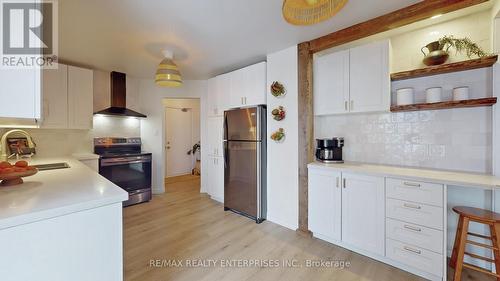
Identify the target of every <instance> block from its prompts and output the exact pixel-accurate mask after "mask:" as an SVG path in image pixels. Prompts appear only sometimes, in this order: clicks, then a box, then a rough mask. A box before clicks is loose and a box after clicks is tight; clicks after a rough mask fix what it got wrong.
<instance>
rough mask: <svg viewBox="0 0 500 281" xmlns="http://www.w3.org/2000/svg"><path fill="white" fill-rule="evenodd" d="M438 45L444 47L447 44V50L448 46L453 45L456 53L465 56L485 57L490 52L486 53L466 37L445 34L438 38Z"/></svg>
mask: <svg viewBox="0 0 500 281" xmlns="http://www.w3.org/2000/svg"><path fill="white" fill-rule="evenodd" d="M439 45H440V46H441V47H442V48H444V47H445V46H446V45H448V48H447V49H446V50H448V49H449V48H450V47H453V48H454V49H455V50H456V52H457V53H464V52H465V54H466V55H467V57H469V58H471V57H472V56H478V57H480V58H481V57H486V56H489V55H490V54H488V53H486V52H485V51H484V50H483V49H482V48H481V47H479V46H478V45H477V44H476V43H474V42H472V40H470V39H469V38H468V37H465V38H454V37H453V35H450V36H448V35H446V36H444V37H442V38H440V39H439Z"/></svg>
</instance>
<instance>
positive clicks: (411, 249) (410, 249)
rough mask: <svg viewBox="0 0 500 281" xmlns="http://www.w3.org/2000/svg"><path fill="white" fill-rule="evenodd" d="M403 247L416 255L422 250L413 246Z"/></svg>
mask: <svg viewBox="0 0 500 281" xmlns="http://www.w3.org/2000/svg"><path fill="white" fill-rule="evenodd" d="M403 249H405V250H406V251H408V252H412V253H415V254H418V255H420V254H422V251H420V250H416V249H413V248H410V247H407V246H404V247H403Z"/></svg>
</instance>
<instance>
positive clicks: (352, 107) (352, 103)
mask: <svg viewBox="0 0 500 281" xmlns="http://www.w3.org/2000/svg"><path fill="white" fill-rule="evenodd" d="M353 109H354V101H353V100H351V110H353Z"/></svg>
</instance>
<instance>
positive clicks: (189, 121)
mask: <svg viewBox="0 0 500 281" xmlns="http://www.w3.org/2000/svg"><path fill="white" fill-rule="evenodd" d="M165 126H166V127H165V131H166V134H165V136H166V140H165V145H166V147H165V149H166V163H165V167H166V171H165V173H166V175H167V177H175V176H180V175H186V174H190V173H191V169H192V168H193V156H192V155H188V154H187V152H188V151H189V150H190V149H192V148H193V144H194V143H193V137H192V136H193V115H192V111H191V110H190V109H188V110H183V109H178V108H167V109H166V113H165Z"/></svg>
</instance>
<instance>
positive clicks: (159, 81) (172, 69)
mask: <svg viewBox="0 0 500 281" xmlns="http://www.w3.org/2000/svg"><path fill="white" fill-rule="evenodd" d="M163 55H164V56H165V59H163V60H162V61H161V62H160V65H158V70H157V71H156V76H155V82H156V85H158V86H160V87H180V86H182V76H181V73H180V72H179V68H178V67H177V65H176V64H175V62H174V61H173V58H174V54H173V52H172V51H170V50H164V51H163Z"/></svg>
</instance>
